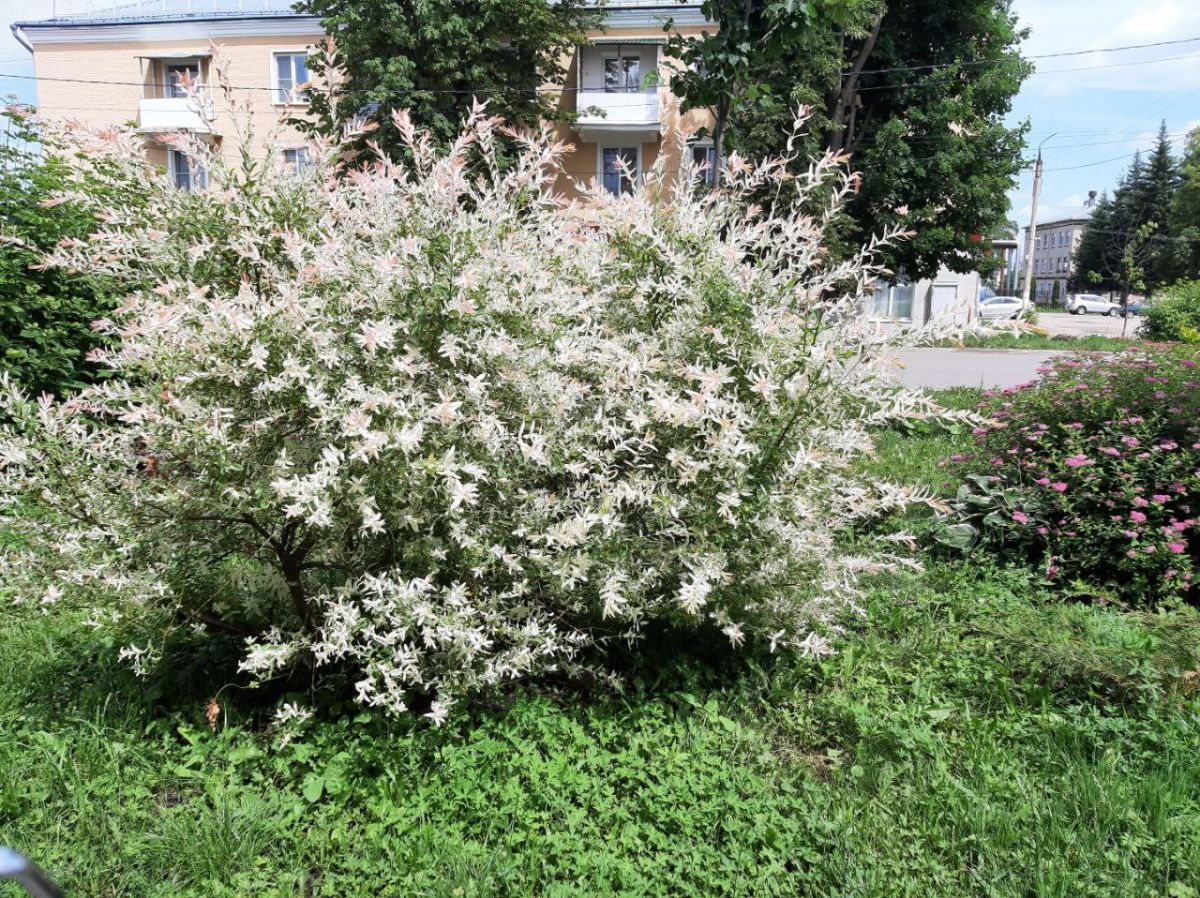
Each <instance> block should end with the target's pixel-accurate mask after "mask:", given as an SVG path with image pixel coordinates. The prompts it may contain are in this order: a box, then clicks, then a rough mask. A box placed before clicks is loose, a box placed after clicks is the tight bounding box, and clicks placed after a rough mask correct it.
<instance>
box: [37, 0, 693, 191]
mask: <svg viewBox="0 0 1200 898" xmlns="http://www.w3.org/2000/svg"><path fill="white" fill-rule="evenodd" d="M668 19H670V20H671V21H672V22H673V23H674V25H675V28H676V30H677V31H678V32H679V33H683V34H689V33H691V34H695V33H699V32H700V31H701V30H702V28H703V27H704V26H705V24H706V19H705V17H704V15H703V14H702V13H701V11H700V5H699V3H683V4H680V3H668V2H665V0H609V2H608V3H607V4H606V12H605V22H604V25H605V27H604V28H603V29H602V30H597V31H596V32H595V33H594V34H591V35H589V37H590V38H591V40H592V41H593V43H592V44H590V45H587V46H582V47H578V48H576V49H575V51H574V52H573V53H572V57H571V59H570V60H569V63H568V75H567V83H566V84H564V85H549V87H551V88H554V87H562V88H564V89H563V90H562V93H561V94H560V96H559V107H560V109H561V110H562V111H563V112H565V113H572V114H574V116H575V121H574V124H573V125H571V126H566V125H563V126H561V127H560V129H559V135H558V136H559V139H560V140H563V141H565V142H566V143H568V144H569V145H570V146H571V149H572V151H573V152H571V153H570V155H569V156H568V157H567V162H566V164H565V168H566V172H565V173H564V175H563V176H562V178H561V179H560V182H559V184H558V187H559V189H560V190H561V191H562V192H564V193H566V194H574V193H577V192H578V185H579V184H580V183H586V182H589V181H592V180H595V181H597V182H598V183H600V184H601V185H603V186H604V187H605V188H607V189H608V190H610V191H612V192H614V193H620V192H624V191H628V190H630V189H632V186H633V184H634V182H635V181H637V180H638V179H639V178H641V177H643V176H644V175H645V173H646V172H647V171H648V170H649V169H650V167H651V166H653V165H654V163H655V161H656V160H657V159H658V158H659V155H660V153H665V154H667V157H666V158H665V159H664V160H663V161H664V165H665V166H666V167H667V168H668V169H669V170H670V169H675V168H677V167H678V162H679V160H678V158H677V157H678V154H679V153H680V149H679V142H678V140H677V134H678V132H679V130H680V129H685V130H688V131H689V132H690V131H692V130H695V129H696V128H698V127H700V126H701V125H703V124H705V123H706V122H707V120H708V116H707V115H706V114H705V113H703V112H693V113H689V114H688V115H687V116H681V114H680V112H679V103H678V100H677V99H676V98H675V97H674V96H673V94H672V93H671V90H670V75H671V70H672V66H671V64H670V60H668V59H667V58H666V56H665V53H664V51H665V44H666V35H665V34H664V31H663V26H664V23H665V22H666V21H667V20H668ZM710 27H711V26H710ZM13 31H14V34H15V35H16V36H17V39H18V40H20V41H21V42H22V43H23V44H24V45H25V46H26V47H28V48H29V50H30V51H31V52H32V54H33V61H34V67H35V73H36V76H37V78H38V110H39V112H40V113H41V114H42V115H43V116H46V117H49V118H56V119H74V120H78V121H80V122H83V123H85V124H88V125H111V124H123V123H127V122H132V123H135V124H136V126H137V127H138V129H139V130H140V131H141V132H142V133H143V134H144V135H145V137H146V140H147V147H148V151H149V154H150V157H151V159H152V161H154V162H157V163H158V164H159V165H161V166H163V168H164V169H165V170H166V171H168V172H169V173H170V174H171V176H172V178H173V179H174V180H175V182H176V184H178V185H179V186H180V187H182V188H187V189H190V188H195V187H199V186H202V185H203V183H204V181H205V174H204V172H203V171H202V170H201V169H200V168H199V167H198V166H196V165H195V164H193V163H192V162H191V160H189V159H188V158H187V156H186V155H185V154H184V153H182V152H180V151H179V150H177V149H173V148H172V147H171V146H169V142H170V141H169V140H167V139H166V138H167V137H168V135H171V134H173V133H177V132H181V131H182V132H190V133H191V134H194V135H197V136H199V137H201V138H202V139H203V140H206V141H208V142H210V143H212V144H213V146H214V149H215V150H216V151H217V152H219V153H224V154H230V155H232V154H234V153H236V152H238V150H239V145H240V143H241V140H242V138H241V134H242V133H245V132H247V131H249V132H250V133H252V134H253V142H252V148H253V150H254V152H256V153H257V154H258V156H259V157H260V158H263V157H265V156H266V155H267V154H268V153H269V152H270V153H275V154H278V156H279V158H280V161H281V162H282V163H284V164H287V165H303V164H304V162H305V160H306V158H307V155H306V154H307V150H306V149H305V146H306V139H305V137H304V135H303V134H302V133H301V132H300V131H298V130H297V129H296V128H295V127H294V126H293V125H290V124H288V123H287V122H288V120H289V119H293V118H295V117H297V116H299V115H302V114H303V113H304V110H305V107H306V101H307V94H306V88H307V87H308V84H309V80H310V79H309V73H308V69H307V66H306V64H305V58H306V56H307V54H308V51H309V49H310V48H311V47H312V46H313V45H314V44H315V43H316V42H317V41H319V40H321V39H323V38H324V36H325V34H324V31H323V29H322V27H321V21H320V19H319V18H318V17H316V16H308V15H302V14H300V13H297V12H295V11H293V10H292V9H291V7H290V6H289V5H288V4H287V2H286V0H154V2H149V0H142V2H137V0H134V2H132V3H128V4H126V5H124V6H119V7H115V8H111V9H109V10H108V11H106V12H100V13H87V14H82V15H71V16H62V17H58V18H53V19H46V20H41V21H26V22H18V23H16V24H15V25H14V26H13ZM214 52H215V53H216V54H217V56H216V57H214ZM217 57H219V59H220V64H221V65H223V66H224V67H225V70H226V72H227V77H228V80H229V82H230V83H231V84H232V85H233V86H234V87H235V90H234V91H233V97H232V100H233V102H232V103H231V102H230V100H229V99H228V98H226V97H225V96H224V95H223V94H222V92H221V91H219V90H216V89H214V87H213V83H214V81H215V77H214V74H215V73H214V66H215V65H216V64H217V62H216V59H217ZM686 151H687V152H691V153H693V154H694V156H695V158H696V160H697V161H701V162H705V161H708V160H710V159H711V156H712V151H711V145H706V144H704V143H697V144H695V145H694V146H689V147H688V148H687V150H686Z"/></svg>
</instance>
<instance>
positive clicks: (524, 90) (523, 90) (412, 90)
mask: <svg viewBox="0 0 1200 898" xmlns="http://www.w3.org/2000/svg"><path fill="white" fill-rule="evenodd" d="M1195 41H1200V37H1195V38H1187V39H1185V40H1180V41H1165V42H1161V43H1159V44H1145V45H1130V46H1129V47H1123V48H1121V47H1118V48H1110V49H1107V50H1077V51H1071V52H1069V53H1056V54H1046V55H1045V56H1031V57H1024V59H1038V58H1049V57H1054V56H1070V55H1083V54H1086V53H1101V52H1114V51H1115V50H1120V49H1140V48H1142V47H1147V46H1165V45H1168V44H1175V43H1189V42H1195ZM1197 58H1200V53H1193V54H1187V55H1184V56H1167V57H1161V58H1159V59H1147V60H1139V61H1136V62H1117V63H1107V64H1105V65H1098V66H1077V67H1073V68H1066V69H1048V70H1045V71H1039V72H1037V74H1047V75H1048V74H1061V73H1064V72H1085V71H1096V70H1100V69H1112V68H1126V67H1129V66H1139V65H1152V64H1154V63H1162V62H1174V61H1177V60H1181V59H1197ZM1020 59H1021V58H1006V59H987V60H974V61H971V60H961V61H955V62H946V63H930V64H928V65H921V66H897V67H893V68H887V69H870V70H866V71H863V72H860V73H859V74H862V75H868V74H886V73H890V72H917V71H935V70H939V69H947V68H957V67H962V66H975V65H1004V64H1010V63H1013V62H1017V61H1020ZM843 74H846V73H843ZM0 78H12V79H14V80H19V81H48V82H56V83H64V84H103V85H107V86H115V87H144V86H145V82H144V81H116V80H109V79H100V78H66V77H61V76H50V75H21V74H16V73H9V72H0ZM920 86H937V85H931V84H930V82H921V83H920V84H884V85H867V86H864V87H859V88H856V90H858V91H860V92H861V91H868V90H901V89H904V88H906V87H920ZM230 89H231V90H258V91H271V92H273V93H278V92H279V90H280V88H279V87H278V86H275V85H272V86H264V85H233V86H231V88H230ZM335 90H336V91H337V92H340V93H343V94H374V93H376V92H377V91H378V90H379V88H365V87H360V88H335ZM588 90H597V88H587V87H571V86H568V85H561V86H552V85H542V86H537V87H508V86H497V87H477V88H421V87H409V88H389V89H388V92H390V93H401V94H458V95H466V96H469V95H472V94H483V93H493V94H494V93H518V94H528V93H572V92H577V91H588Z"/></svg>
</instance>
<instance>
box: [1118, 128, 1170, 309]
mask: <svg viewBox="0 0 1200 898" xmlns="http://www.w3.org/2000/svg"><path fill="white" fill-rule="evenodd" d="M1178 190H1179V165H1178V163H1177V162H1176V160H1175V156H1174V153H1173V152H1172V151H1171V140H1170V137H1169V134H1168V131H1167V123H1166V122H1165V121H1164V122H1163V123H1162V124H1161V126H1160V127H1159V131H1158V141H1157V142H1156V143H1155V146H1154V149H1153V150H1152V151H1151V153H1150V155H1149V157H1148V158H1147V159H1146V161H1145V164H1144V165H1142V166H1141V167H1140V169H1139V170H1138V172H1137V176H1136V177H1135V178H1133V179H1132V180H1131V182H1130V183H1129V185H1128V187H1127V193H1128V197H1127V199H1126V202H1127V203H1128V209H1127V211H1126V215H1127V221H1126V222H1125V225H1126V230H1127V232H1128V233H1129V235H1130V241H1132V240H1133V239H1134V238H1135V237H1136V236H1137V234H1138V233H1139V232H1143V231H1144V234H1143V242H1144V243H1145V250H1144V252H1141V251H1140V248H1139V252H1140V254H1141V255H1143V256H1144V259H1143V261H1142V263H1141V265H1140V266H1139V267H1140V269H1141V271H1142V276H1141V281H1142V283H1143V285H1144V288H1145V289H1148V290H1150V291H1156V290H1158V289H1160V288H1162V287H1163V286H1165V285H1166V284H1168V283H1170V282H1171V281H1173V280H1174V279H1175V278H1174V272H1173V269H1174V267H1175V246H1174V241H1173V239H1172V235H1171V234H1170V233H1169V231H1168V224H1169V222H1170V218H1171V208H1172V205H1173V203H1174V201H1175V195H1176V193H1177V192H1178Z"/></svg>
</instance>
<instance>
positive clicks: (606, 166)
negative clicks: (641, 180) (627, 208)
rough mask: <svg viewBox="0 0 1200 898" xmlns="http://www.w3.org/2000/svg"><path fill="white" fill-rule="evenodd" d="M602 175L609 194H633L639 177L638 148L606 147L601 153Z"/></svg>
mask: <svg viewBox="0 0 1200 898" xmlns="http://www.w3.org/2000/svg"><path fill="white" fill-rule="evenodd" d="M600 153H601V165H602V168H601V171H600V175H601V178H602V180H603V182H604V189H605V190H607V191H608V192H609V193H613V194H622V193H633V182H634V180H635V179H636V178H637V177H638V155H639V154H638V148H637V147H604V148H603V149H602V150H601V151H600Z"/></svg>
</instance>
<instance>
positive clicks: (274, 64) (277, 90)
mask: <svg viewBox="0 0 1200 898" xmlns="http://www.w3.org/2000/svg"><path fill="white" fill-rule="evenodd" d="M284 57H286V58H287V59H289V60H291V62H290V65H289V69H290V74H291V87H289V88H287V89H286V91H285V89H284V88H283V87H282V86H281V85H282V81H281V79H280V77H279V60H280V59H281V58H284ZM297 58H299V59H300V62H301V64H302V65H303V66H304V74H305V75H306V76H307V77H306V78H305V79H304V80H303V81H299V80H297V78H296V59H297ZM311 82H312V72H310V71H309V69H308V51H307V50H272V51H271V89H272V97H271V102H272V103H273V104H274V105H275V106H305V105H307V104H308V99H309V90H303V91H297V90H296V85H298V84H306V83H311Z"/></svg>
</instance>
